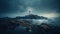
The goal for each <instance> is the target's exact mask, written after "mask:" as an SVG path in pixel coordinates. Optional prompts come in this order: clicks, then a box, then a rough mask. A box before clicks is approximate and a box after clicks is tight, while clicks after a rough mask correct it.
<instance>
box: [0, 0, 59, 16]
mask: <svg viewBox="0 0 60 34" xmlns="http://www.w3.org/2000/svg"><path fill="white" fill-rule="evenodd" d="M59 3H60V2H59V0H0V15H1V14H2V15H7V14H18V13H23V12H25V10H26V8H28V7H32V8H34V9H36V10H41V9H42V10H45V9H48V10H57V11H58V12H60V7H59V5H60V4H59ZM43 12H44V11H43ZM46 12H47V11H46ZM53 12H54V11H53Z"/></svg>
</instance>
